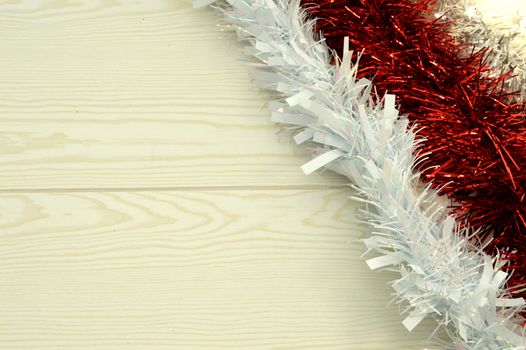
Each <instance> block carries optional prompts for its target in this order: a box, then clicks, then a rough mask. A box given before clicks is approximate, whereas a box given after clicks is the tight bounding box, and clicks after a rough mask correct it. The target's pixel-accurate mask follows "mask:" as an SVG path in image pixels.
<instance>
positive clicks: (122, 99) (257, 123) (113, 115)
mask: <svg viewBox="0 0 526 350" xmlns="http://www.w3.org/2000/svg"><path fill="white" fill-rule="evenodd" d="M217 18H218V17H217V16H215V14H214V13H213V12H212V11H209V10H192V9H191V8H190V1H181V0H149V1H131V0H130V1H102V0H101V1H42V0H40V1H29V0H26V1H1V0H0V50H1V54H0V77H2V79H0V113H1V117H2V119H1V128H0V140H1V142H2V144H3V145H4V146H3V147H2V148H1V149H0V157H1V159H2V162H1V164H0V189H10V190H12V189H40V188H57V187H58V188H79V189H80V188H82V189H84V188H137V187H140V188H145V187H149V188H167V187H175V188H179V187H188V186H194V187H203V186H252V185H259V184H261V183H262V182H263V183H265V184H266V185H281V186H289V185H293V186H298V185H305V184H316V185H323V184H326V183H327V179H328V178H329V179H331V178H332V180H335V179H340V178H339V177H338V176H336V175H326V176H324V177H321V176H319V175H313V176H309V177H305V176H303V174H302V173H301V170H300V169H299V166H300V165H301V164H302V163H304V162H306V161H308V157H307V156H305V155H302V154H301V153H298V152H296V151H295V148H294V147H293V145H292V144H291V142H290V141H289V137H283V138H281V139H280V138H279V137H278V136H277V135H276V133H277V131H278V130H279V128H278V127H277V126H275V125H271V123H270V121H269V120H270V117H269V112H268V111H267V110H266V109H265V104H266V103H267V102H268V98H267V97H266V96H265V95H264V94H262V93H260V92H259V91H258V90H257V89H256V88H255V87H253V86H252V85H251V83H250V79H249V76H248V71H249V68H248V67H246V66H244V65H243V64H242V63H241V60H242V59H244V57H243V54H242V52H241V45H240V44H238V43H236V42H235V41H234V40H230V39H229V38H227V37H226V36H225V34H223V33H221V32H219V30H218V29H217V28H216V22H217ZM339 182H340V183H343V181H342V180H339Z"/></svg>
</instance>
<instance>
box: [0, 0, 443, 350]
mask: <svg viewBox="0 0 526 350" xmlns="http://www.w3.org/2000/svg"><path fill="white" fill-rule="evenodd" d="M216 19H217V16H216V15H215V13H214V12H213V11H211V10H210V9H200V10H193V9H191V4H190V0H97V1H96V0H85V1H80V0H0V140H1V148H0V153H1V154H0V234H1V236H0V283H1V287H0V349H153V350H157V349H177V350H183V349H184V350H186V349H254V350H258V349H280V350H283V349H298V350H301V349H324V350H327V349H329V350H331V349H334V350H336V349H424V348H426V347H429V344H428V343H427V341H426V337H427V335H428V334H429V333H430V332H431V331H432V329H433V328H434V327H433V324H432V323H431V322H428V323H426V324H424V325H421V326H419V327H418V328H417V329H416V330H415V331H414V332H413V333H412V334H410V333H408V332H407V331H406V330H405V329H404V328H403V327H402V325H401V324H400V321H401V319H402V317H401V316H399V314H398V309H397V307H396V306H390V307H387V306H386V305H387V304H388V302H389V301H390V299H391V290H390V288H389V287H388V286H387V284H386V283H387V282H388V281H390V280H391V279H392V278H393V277H394V275H390V274H388V273H372V272H370V271H368V269H367V267H366V265H365V263H364V262H363V261H362V260H361V259H360V255H361V254H362V253H363V251H364V249H363V247H362V245H361V243H359V242H357V239H359V238H360V237H361V236H362V235H363V228H362V227H361V226H360V225H359V224H358V223H357V219H356V212H357V209H358V206H357V204H356V203H353V202H352V201H351V200H349V199H348V198H347V197H348V195H349V194H350V192H349V189H347V188H346V187H345V186H344V184H345V182H344V181H343V179H342V178H339V177H338V176H335V175H333V174H330V173H320V174H315V175H312V176H308V177H307V176H304V175H303V174H302V173H301V171H300V168H299V166H300V165H301V164H303V163H304V162H305V161H306V160H308V157H307V156H306V155H304V154H302V153H301V152H300V151H298V150H296V149H295V148H294V146H293V145H292V144H291V143H290V142H289V140H288V137H286V136H280V135H278V134H277V132H278V131H279V128H278V127H277V126H274V125H271V124H270V122H269V113H268V112H267V111H266V109H265V104H266V102H267V97H266V96H265V95H264V94H263V93H261V92H258V91H257V89H256V88H254V87H253V86H252V85H251V82H250V80H249V78H248V74H247V72H248V68H247V67H244V66H243V65H242V64H241V63H240V60H241V59H243V56H242V53H241V46H240V44H238V43H236V42H234V41H232V40H229V39H228V38H226V37H225V34H223V33H221V32H219V31H218V29H217V27H216Z"/></svg>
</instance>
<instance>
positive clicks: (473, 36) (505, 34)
mask: <svg viewBox="0 0 526 350" xmlns="http://www.w3.org/2000/svg"><path fill="white" fill-rule="evenodd" d="M503 1H504V3H503ZM511 1H513V3H514V5H513V6H507V4H506V2H508V3H510V0H501V1H487V0H440V1H439V6H438V11H437V13H436V16H437V17H442V18H444V19H445V20H448V21H449V20H453V22H452V23H451V29H452V30H453V32H454V34H456V36H457V37H458V38H460V40H461V41H462V42H463V43H466V44H468V45H474V46H475V49H477V50H482V49H485V48H488V49H489V52H488V62H487V63H488V65H489V67H490V68H491V71H493V72H495V76H499V75H501V74H502V73H505V72H511V73H512V75H513V77H512V78H511V79H510V80H509V81H507V85H508V86H507V89H508V90H509V91H514V92H515V91H516V92H518V94H517V96H516V98H515V99H516V101H524V100H525V99H526V2H524V3H523V4H522V5H519V6H520V8H519V7H517V5H518V4H519V3H520V2H521V0H511ZM514 6H515V8H517V9H518V10H516V11H515V12H514V11H512V10H511V9H512V8H513V7H514Z"/></svg>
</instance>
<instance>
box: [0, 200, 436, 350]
mask: <svg viewBox="0 0 526 350" xmlns="http://www.w3.org/2000/svg"><path fill="white" fill-rule="evenodd" d="M0 199H1V201H0V203H1V208H0V213H2V214H1V218H0V227H1V228H2V232H3V237H2V244H1V245H0V280H1V281H2V288H1V290H0V314H1V315H2V317H1V320H2V321H0V348H2V349H29V348H38V349H58V348H69V349H84V348H86V349H144V348H148V349H235V348H239V349H422V348H423V347H424V345H425V344H426V342H425V336H426V333H428V332H430V331H431V330H432V329H431V328H430V325H424V326H421V327H419V328H418V329H417V330H416V331H415V332H414V333H413V334H408V333H407V332H406V331H405V330H404V329H403V328H402V325H401V324H400V317H399V316H398V315H397V314H398V312H397V310H396V308H395V307H389V308H387V307H386V306H385V305H386V304H387V303H388V302H389V298H390V296H389V295H390V290H389V287H388V286H387V284H386V282H387V281H389V280H390V279H391V278H392V277H393V276H391V275H389V274H386V273H380V274H379V273H371V272H369V271H368V270H367V268H366V266H365V263H364V262H363V261H362V260H360V258H359V256H360V254H361V253H362V251H363V248H362V245H361V243H359V242H357V239H359V238H360V237H361V235H362V232H361V230H360V226H359V225H358V223H357V222H356V219H355V212H356V209H357V208H356V206H355V205H353V203H352V202H351V201H349V200H348V199H347V194H346V193H344V192H343V191H340V190H324V191H320V190H311V191H307V190H305V191H283V190H278V191H235V192H234V191H226V192H225V191H208V192H194V191H186V192H185V191H180V192H137V193H124V192H113V193H89V192H84V193H60V194H57V193H51V194H49V193H48V194H42V193H39V194H19V195H17V194H4V195H1V197H0ZM278 213H279V215H278Z"/></svg>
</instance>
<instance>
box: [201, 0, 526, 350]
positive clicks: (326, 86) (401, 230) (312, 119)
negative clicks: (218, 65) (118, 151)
mask: <svg viewBox="0 0 526 350" xmlns="http://www.w3.org/2000/svg"><path fill="white" fill-rule="evenodd" d="M213 2H214V1H210V0H197V1H195V5H196V6H200V5H207V4H210V3H213ZM218 4H219V7H220V9H221V10H222V11H223V14H224V16H225V19H226V21H227V23H228V24H227V25H226V27H229V28H231V29H233V30H235V31H236V33H237V35H238V37H239V38H240V39H242V40H245V41H246V42H247V43H248V46H247V48H246V52H247V54H249V55H251V56H252V57H253V58H255V61H252V62H251V65H253V66H256V67H258V69H257V70H256V71H254V72H253V73H252V77H253V79H254V81H255V83H256V84H258V86H260V87H262V88H264V89H266V90H268V91H270V92H272V93H273V96H274V101H273V102H272V103H270V105H269V108H270V110H271V111H272V120H273V121H275V122H278V123H282V124H286V125H289V128H290V129H291V130H293V131H294V132H295V136H294V140H295V141H296V142H297V143H298V144H301V143H304V142H310V143H313V144H316V145H318V146H317V147H311V149H312V150H313V152H315V153H317V156H316V157H315V158H314V159H313V160H312V161H310V162H309V163H307V164H305V165H304V166H303V170H304V172H305V173H311V172H313V171H315V170H317V169H319V168H322V167H328V168H330V169H332V170H334V171H337V172H339V173H341V174H343V175H345V176H347V177H348V178H349V179H350V180H351V183H352V184H353V186H354V188H355V189H356V191H357V194H358V197H357V198H356V199H358V200H361V201H363V202H364V205H365V210H364V211H363V216H364V221H365V222H367V224H368V225H369V227H370V236H369V237H368V238H367V239H365V240H364V243H365V245H366V247H367V248H368V254H374V257H370V258H369V259H368V260H367V264H368V265H369V267H370V268H371V269H389V270H395V271H398V272H399V274H400V278H399V279H398V280H396V281H394V282H393V288H394V290H395V295H396V300H397V301H398V302H399V303H401V304H403V306H404V307H405V310H404V313H406V314H407V316H406V318H405V320H404V321H403V323H404V325H405V327H406V328H407V329H409V330H411V329H413V328H414V327H416V326H417V325H418V323H419V322H420V321H421V320H422V319H424V318H425V317H426V316H429V317H432V318H434V319H436V320H437V322H438V325H439V326H440V327H443V328H444V329H445V330H446V331H447V333H448V334H449V335H450V337H451V343H450V345H449V348H451V349H521V348H523V347H524V346H525V344H526V343H525V339H524V337H523V336H521V335H520V334H519V333H520V332H521V331H522V328H520V327H517V322H518V321H519V319H518V318H517V315H518V313H519V312H520V311H522V309H523V305H524V300H523V299H522V298H516V299H512V298H510V295H509V293H508V291H507V289H506V287H505V283H506V279H507V273H506V272H504V271H502V270H501V267H502V262H501V261H500V260H499V259H498V258H493V259H492V258H491V257H490V256H488V255H486V254H485V253H483V252H482V251H480V249H478V248H477V247H474V246H473V245H471V244H470V237H471V235H472V232H471V231H470V230H469V229H468V228H467V227H466V226H464V225H458V224H456V223H455V220H454V219H453V218H452V217H451V216H449V215H447V213H446V208H444V206H441V205H440V203H441V202H440V201H439V200H437V193H436V191H434V190H433V189H431V188H430V187H429V186H428V187H425V188H423V189H421V188H419V186H418V184H419V182H418V177H419V174H418V172H416V171H415V168H416V166H417V165H418V163H419V162H425V161H426V158H424V157H420V158H415V155H414V154H415V153H414V150H415V149H416V148H417V147H419V141H416V140H415V129H414V128H411V127H408V120H407V118H406V117H404V116H401V115H399V112H398V110H397V109H396V106H395V96H394V95H392V94H385V95H381V94H379V93H377V92H376V88H375V86H373V83H372V82H371V81H370V80H368V79H367V78H359V77H358V72H360V71H361V70H362V69H367V67H368V63H367V62H368V59H367V58H366V57H364V56H362V57H361V58H360V56H359V55H356V54H353V53H352V52H350V51H349V50H348V48H349V43H350V42H352V40H353V39H352V38H342V42H343V46H342V50H341V61H340V60H339V59H338V58H337V57H336V56H332V55H331V53H330V51H329V50H328V48H327V47H326V45H325V42H324V40H322V39H321V38H319V37H317V36H316V35H315V34H314V26H315V22H314V21H313V20H308V19H307V17H306V13H305V12H304V11H302V10H301V8H300V4H299V3H298V1H296V0H228V1H220V2H218ZM364 58H365V65H362V61H361V60H362V59H364ZM358 60H359V62H358ZM331 63H336V65H333V64H331ZM495 88H496V89H497V87H495ZM497 90H498V89H497Z"/></svg>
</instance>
